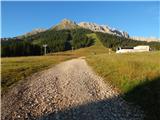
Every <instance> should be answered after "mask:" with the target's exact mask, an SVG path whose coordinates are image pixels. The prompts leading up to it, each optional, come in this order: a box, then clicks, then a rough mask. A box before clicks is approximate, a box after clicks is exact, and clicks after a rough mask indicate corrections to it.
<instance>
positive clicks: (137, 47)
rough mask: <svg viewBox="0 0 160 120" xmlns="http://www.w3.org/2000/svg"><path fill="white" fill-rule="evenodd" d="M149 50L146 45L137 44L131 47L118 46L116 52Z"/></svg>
mask: <svg viewBox="0 0 160 120" xmlns="http://www.w3.org/2000/svg"><path fill="white" fill-rule="evenodd" d="M149 50H150V47H149V46H148V45H139V46H136V47H133V48H119V49H118V50H117V51H116V53H131V52H148V51H149Z"/></svg>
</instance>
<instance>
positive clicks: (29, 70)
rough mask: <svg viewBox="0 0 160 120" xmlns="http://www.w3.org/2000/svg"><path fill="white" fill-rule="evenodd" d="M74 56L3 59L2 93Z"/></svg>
mask: <svg viewBox="0 0 160 120" xmlns="http://www.w3.org/2000/svg"><path fill="white" fill-rule="evenodd" d="M71 58H73V56H30V57H10V58H2V59H1V67H2V72H1V87H2V92H4V91H6V90H8V88H9V87H10V86H11V85H13V84H15V83H17V82H18V81H19V80H22V79H24V78H25V77H27V76H29V75H31V74H33V73H35V72H38V71H41V70H44V69H47V68H49V67H51V66H53V65H55V64H58V63H60V62H62V61H65V60H68V59H71Z"/></svg>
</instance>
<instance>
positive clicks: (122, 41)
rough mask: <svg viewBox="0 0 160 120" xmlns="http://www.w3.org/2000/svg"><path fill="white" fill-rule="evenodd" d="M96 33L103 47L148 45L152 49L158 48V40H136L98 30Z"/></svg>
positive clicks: (114, 48) (159, 47)
mask: <svg viewBox="0 0 160 120" xmlns="http://www.w3.org/2000/svg"><path fill="white" fill-rule="evenodd" d="M96 34H97V36H98V38H99V39H100V40H101V42H102V43H103V45H104V46H105V47H107V48H111V49H112V50H114V51H115V50H116V49H117V48H118V47H134V46H137V45H149V46H150V48H151V49H152V50H160V42H146V41H136V40H132V39H129V38H124V37H119V36H115V35H111V34H107V33H100V32H97V33H96Z"/></svg>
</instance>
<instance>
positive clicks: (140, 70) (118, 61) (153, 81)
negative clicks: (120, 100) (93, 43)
mask: <svg viewBox="0 0 160 120" xmlns="http://www.w3.org/2000/svg"><path fill="white" fill-rule="evenodd" d="M87 62H88V63H89V65H90V66H91V67H92V68H93V69H94V70H95V71H96V72H97V74H98V75H100V76H102V77H103V78H104V80H105V81H106V82H109V83H110V84H112V85H113V86H114V87H115V88H116V89H118V91H119V92H120V93H121V95H122V96H123V97H124V99H126V100H127V101H129V102H131V103H134V104H136V105H139V106H141V108H142V109H143V111H144V112H145V115H146V116H145V120H158V119H160V115H159V113H160V52H146V53H145V52H144V53H130V54H114V53H113V54H100V55H94V56H89V57H87Z"/></svg>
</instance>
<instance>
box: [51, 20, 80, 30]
mask: <svg viewBox="0 0 160 120" xmlns="http://www.w3.org/2000/svg"><path fill="white" fill-rule="evenodd" d="M77 27H78V25H77V24H76V22H74V21H71V20H69V19H66V18H65V19H63V20H62V21H61V22H60V23H59V24H57V25H56V26H53V27H52V28H53V29H56V30H62V29H74V28H77Z"/></svg>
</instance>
